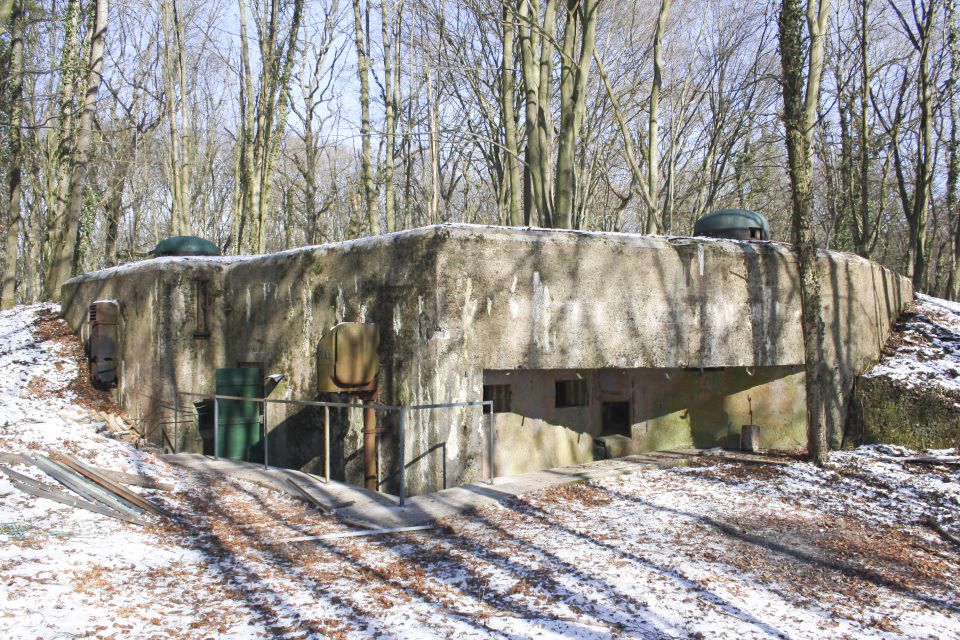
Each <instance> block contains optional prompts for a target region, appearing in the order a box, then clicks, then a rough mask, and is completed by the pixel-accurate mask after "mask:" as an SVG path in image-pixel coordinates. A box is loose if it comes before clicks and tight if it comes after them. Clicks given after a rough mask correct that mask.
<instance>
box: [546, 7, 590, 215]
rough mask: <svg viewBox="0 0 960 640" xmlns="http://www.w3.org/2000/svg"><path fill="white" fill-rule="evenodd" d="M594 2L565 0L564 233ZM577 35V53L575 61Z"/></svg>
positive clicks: (572, 196) (560, 189)
mask: <svg viewBox="0 0 960 640" xmlns="http://www.w3.org/2000/svg"><path fill="white" fill-rule="evenodd" d="M598 5H599V2H598V1H597V0H567V22H566V26H565V27H564V32H563V56H562V59H561V72H560V139H559V144H558V148H557V172H556V176H557V177H556V181H555V185H556V202H555V210H556V222H557V224H558V225H559V226H560V227H562V228H565V229H572V228H574V227H575V226H576V225H575V222H576V220H575V218H574V207H575V204H576V198H577V179H576V151H577V141H578V140H579V138H580V129H581V128H582V127H583V118H584V115H585V113H586V108H587V82H588V79H589V76H590V67H591V66H592V64H593V52H594V50H595V48H596V38H597V8H598ZM578 32H582V33H581V34H580V35H581V40H580V53H579V56H578V58H577V59H574V49H575V44H576V38H577V35H578Z"/></svg>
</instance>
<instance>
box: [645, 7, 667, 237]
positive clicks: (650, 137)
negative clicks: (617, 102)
mask: <svg viewBox="0 0 960 640" xmlns="http://www.w3.org/2000/svg"><path fill="white" fill-rule="evenodd" d="M671 4H672V0H660V11H659V12H658V13H657V29H656V31H655V32H654V35H653V83H652V84H651V86H650V125H649V128H648V131H647V193H648V194H649V196H650V197H649V205H648V206H649V210H648V212H647V233H658V232H659V231H660V230H661V229H662V228H663V221H662V220H661V214H660V157H659V154H658V145H659V138H660V90H661V86H662V84H663V77H662V74H663V31H664V29H666V28H667V18H669V16H670V5H671Z"/></svg>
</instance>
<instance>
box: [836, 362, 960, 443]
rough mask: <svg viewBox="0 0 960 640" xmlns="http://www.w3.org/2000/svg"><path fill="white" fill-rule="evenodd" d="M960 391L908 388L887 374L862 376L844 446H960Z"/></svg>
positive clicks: (857, 386)
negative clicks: (880, 444) (873, 444)
mask: <svg viewBox="0 0 960 640" xmlns="http://www.w3.org/2000/svg"><path fill="white" fill-rule="evenodd" d="M958 407H960V394H958V393H949V392H947V391H945V390H942V389H938V388H935V387H932V386H931V387H922V388H920V387H918V388H912V389H911V388H907V387H906V386H905V385H902V384H898V383H897V381H895V380H891V379H890V378H887V377H884V376H877V377H871V378H866V377H863V376H859V377H858V378H857V382H856V385H855V389H854V395H853V402H852V406H851V408H850V420H849V423H848V429H847V433H846V434H845V438H844V446H849V447H855V446H858V445H861V444H868V443H883V444H899V445H903V446H905V447H910V448H911V449H921V450H922V449H948V448H953V447H960V412H958V411H957V408H958Z"/></svg>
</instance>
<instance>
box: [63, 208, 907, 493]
mask: <svg viewBox="0 0 960 640" xmlns="http://www.w3.org/2000/svg"><path fill="white" fill-rule="evenodd" d="M821 266H822V269H823V271H822V273H823V280H822V282H823V300H824V303H823V304H824V307H823V311H824V321H825V324H826V358H827V365H828V381H829V383H830V384H831V385H832V393H830V394H828V395H829V396H830V399H831V404H830V406H829V407H828V414H827V415H828V422H829V424H830V427H831V438H832V439H833V440H834V442H835V443H836V444H839V438H840V434H841V428H840V425H842V424H843V423H844V420H845V418H846V410H847V404H846V403H847V398H848V396H849V391H850V389H851V387H852V383H853V379H854V377H855V376H856V375H857V374H859V373H861V372H862V371H864V370H865V369H866V367H867V366H869V365H870V364H872V362H873V361H875V359H876V358H877V357H878V354H879V347H880V345H882V344H883V342H884V341H885V339H886V336H887V334H888V332H889V327H890V321H891V319H892V318H894V317H895V316H896V314H897V313H898V312H899V310H900V309H901V307H902V306H903V304H904V303H905V302H906V301H907V300H909V299H910V298H911V297H912V290H911V288H910V284H909V282H908V281H906V280H905V279H903V278H901V277H899V276H897V275H896V274H894V273H892V272H890V271H888V270H886V269H884V268H882V267H880V266H879V265H876V264H875V263H872V262H869V261H867V260H863V259H861V258H858V257H856V256H851V255H848V254H839V253H823V254H822V255H821ZM198 278H199V279H205V280H208V281H209V283H210V284H209V287H210V289H209V291H210V313H211V318H210V332H209V335H208V336H196V335H195V331H194V327H195V324H196V317H195V316H196V300H195V295H196V293H195V288H194V287H195V281H196V280H197V279H198ZM62 299H63V300H64V303H63V308H64V313H65V315H66V317H67V320H68V322H70V324H71V326H72V327H74V329H75V330H77V331H80V332H83V333H84V334H86V333H87V332H88V331H89V329H88V328H87V326H86V323H87V309H88V307H89V304H90V303H91V302H93V301H94V300H97V299H116V300H118V301H119V302H120V306H121V315H122V332H123V347H122V354H123V362H122V367H121V371H120V388H119V396H120V400H121V402H122V403H123V404H124V406H125V407H126V408H127V409H128V410H129V411H130V413H131V414H132V415H134V416H135V417H140V418H142V419H143V420H144V425H145V426H146V427H147V428H148V430H149V434H150V436H151V438H152V439H153V440H155V441H156V442H163V443H170V444H172V445H174V446H176V447H177V448H190V449H194V448H196V447H198V446H199V445H198V443H199V442H200V439H199V437H198V434H197V433H196V430H195V427H194V426H192V425H193V419H192V407H191V406H190V401H191V400H192V398H190V397H188V396H186V395H185V393H183V392H194V393H199V394H209V393H211V392H212V390H213V370H214V368H217V367H233V366H238V365H240V364H243V363H258V364H261V365H262V366H263V367H264V368H265V369H266V371H267V373H283V374H284V375H285V378H284V382H283V384H282V385H280V386H278V388H277V389H276V390H274V392H273V395H272V396H271V397H272V398H281V399H300V400H304V399H307V400H311V399H318V398H322V396H320V395H319V394H318V393H317V391H316V384H315V380H316V348H317V344H318V342H319V340H320V338H321V336H322V335H323V334H324V332H325V331H327V330H329V329H330V328H331V327H332V326H333V325H335V324H336V323H338V322H342V321H361V322H375V323H377V324H378V325H379V327H380V332H381V361H382V372H381V376H380V381H379V382H380V400H381V401H382V402H384V403H387V404H405V405H410V404H421V403H433V402H457V401H461V402H462V401H475V400H479V399H480V398H481V397H482V389H483V384H484V371H491V370H493V371H523V370H580V371H584V370H590V371H596V372H598V373H597V374H596V376H595V377H596V379H595V380H593V381H592V382H591V384H592V385H596V389H597V393H601V394H608V395H609V394H613V395H616V394H619V393H621V390H622V389H621V390H617V389H618V388H619V387H617V385H619V384H622V382H617V380H616V377H617V376H618V375H621V374H620V373H618V372H619V371H620V370H630V371H633V370H638V371H639V370H648V371H651V370H656V369H673V370H677V371H678V372H680V371H683V370H690V369H696V370H697V372H698V374H699V370H700V369H701V368H703V369H704V375H705V376H706V374H707V373H710V374H711V375H713V372H710V371H709V370H710V369H711V368H716V367H725V368H743V369H746V368H749V369H750V371H751V372H754V375H755V376H761V375H762V374H761V373H760V372H761V369H767V370H769V371H774V370H777V371H779V373H778V374H777V375H776V376H774V377H772V378H770V379H769V380H766V381H765V382H763V383H762V384H759V385H758V384H753V383H752V382H751V380H753V379H754V378H752V377H750V376H749V374H747V373H743V374H742V375H741V374H739V373H738V374H735V375H733V374H730V372H729V371H728V372H727V373H723V372H717V376H719V377H718V378H716V379H714V378H712V377H704V378H697V377H696V375H694V374H693V373H692V372H689V371H688V372H684V373H682V375H681V374H678V376H677V379H678V380H677V381H669V380H665V379H664V380H661V381H655V380H654V378H655V377H656V376H662V375H663V372H653V373H649V372H648V373H645V374H642V375H648V376H650V378H649V380H648V382H649V388H647V390H646V392H643V391H642V389H641V390H638V388H634V389H633V390H632V391H631V394H632V395H631V396H630V398H631V400H630V401H631V402H632V405H631V406H632V409H631V410H632V411H633V412H634V416H633V418H632V420H633V425H632V428H633V430H634V431H635V432H636V433H635V436H634V437H635V439H636V440H637V442H638V443H640V444H638V445H637V446H643V447H649V448H662V446H677V445H679V444H686V443H688V442H692V443H694V444H696V443H697V442H698V441H705V440H706V439H707V437H708V436H709V437H715V436H716V435H717V434H721V437H723V438H728V437H732V436H731V433H732V431H733V430H734V429H736V428H737V426H738V424H740V423H745V422H746V421H747V413H746V402H745V397H746V396H747V395H750V394H751V393H756V394H757V396H758V397H760V398H763V401H762V402H761V406H760V407H759V408H758V406H757V404H755V407H754V409H755V421H756V422H757V423H758V424H761V426H766V425H769V432H768V433H767V435H765V436H764V437H765V438H769V440H767V441H765V442H763V444H764V445H765V446H774V445H777V446H780V445H788V446H789V445H791V444H795V443H794V439H795V433H794V432H793V431H792V430H791V428H788V427H787V426H784V425H788V424H794V423H795V422H796V420H797V411H796V409H797V407H798V406H800V405H801V404H802V403H801V400H798V398H801V399H802V393H801V391H800V385H799V379H798V378H797V375H798V373H797V372H798V371H799V369H798V367H799V366H800V365H801V364H802V362H803V349H802V341H801V336H800V320H799V319H800V305H799V292H798V289H797V274H796V265H795V262H794V258H793V255H792V253H791V252H790V251H789V250H788V249H787V248H785V247H784V246H782V245H776V244H770V243H745V242H733V241H716V240H709V239H692V238H680V239H676V238H675V239H666V238H657V237H648V236H633V235H625V234H595V233H580V232H568V231H542V230H516V229H503V228H490V227H474V226H464V225H459V226H458V225H441V226H435V227H426V228H423V229H415V230H410V231H405V232H400V233H395V234H388V235H383V236H378V237H376V238H367V239H363V240H358V241H353V242H346V243H339V244H333V245H324V246H320V247H305V248H302V249H296V250H291V251H286V252H282V253H279V254H272V255H268V256H249V257H244V258H178V259H174V258H157V259H153V260H146V261H143V262H140V263H134V264H130V265H123V266H121V267H117V268H113V269H108V270H104V271H100V272H96V273H92V274H86V275H83V276H79V277H77V278H74V279H72V280H70V281H69V282H68V283H66V284H65V285H64V288H63V292H62ZM603 372H606V373H603ZM638 375H641V374H638ZM731 376H733V377H731ZM634 383H635V381H634V382H632V383H631V384H634ZM676 385H680V386H679V387H678V386H676ZM777 385H780V387H779V388H780V389H781V391H783V394H784V395H785V396H788V397H787V399H785V400H782V402H783V403H785V404H783V407H781V408H782V409H783V411H780V412H778V411H777V410H776V409H775V408H774V407H776V406H777V402H779V400H777V399H776V398H777V397H778V396H777V392H776V389H777V388H778V387H777ZM601 387H602V389H606V390H605V391H604V390H602V389H601ZM758 387H759V389H758ZM174 389H177V390H179V391H180V392H181V393H180V394H179V396H177V395H176V394H174ZM653 389H659V390H658V391H656V392H654V391H652V390H653ZM754 389H758V390H757V391H753V390H754ZM764 389H765V390H766V391H764ZM611 390H612V391H611ZM671 394H679V395H680V396H681V397H684V398H691V399H692V400H691V402H693V404H689V403H688V402H687V401H686V400H685V401H684V402H682V403H680V402H678V401H676V400H675V399H673V398H672V397H671ZM599 397H600V396H598V398H599ZM611 397H612V396H611ZM324 399H328V398H324ZM698 399H699V400H698ZM598 402H602V400H598ZM658 402H659V403H660V404H659V405H658V404H657V403H658ZM764 406H765V407H769V408H764ZM176 408H179V409H180V411H179V412H175V409H176ZM597 410H598V409H596V407H590V408H589V410H588V411H584V410H581V409H579V408H572V409H571V408H567V409H562V410H561V411H562V412H563V413H564V415H558V416H552V417H544V418H542V419H543V420H544V421H545V422H547V423H549V424H550V425H555V426H561V427H564V428H566V429H567V430H570V431H574V432H577V433H580V432H583V433H590V434H591V435H593V434H594V432H595V431H596V429H597V416H598V414H597V413H596V411H597ZM334 413H335V415H334V422H335V425H334V430H333V431H334V435H335V442H334V451H333V452H332V455H331V461H332V462H333V463H334V464H333V466H334V469H335V473H336V474H337V475H338V477H341V478H343V479H346V480H348V481H351V482H358V481H359V479H360V473H359V468H360V455H359V447H360V423H359V412H357V411H352V412H348V411H338V412H334ZM175 416H176V418H175ZM381 418H382V422H383V425H384V426H385V430H384V432H383V434H382V436H381V444H380V448H379V451H380V460H379V468H380V471H381V478H382V482H383V483H384V484H383V486H384V488H385V489H387V490H390V491H395V490H396V488H397V485H398V480H399V477H400V460H399V453H400V449H401V447H400V443H399V442H398V440H397V438H398V430H397V428H396V416H395V415H383V416H381ZM408 418H409V419H408V421H407V431H406V442H405V445H406V447H405V449H406V451H405V454H404V455H405V462H406V471H405V474H406V478H407V481H408V485H409V489H410V492H411V493H419V492H424V491H431V490H434V489H437V488H439V487H441V486H443V484H444V483H446V484H448V485H455V484H462V483H466V482H470V481H473V480H476V479H478V478H479V477H481V476H482V474H483V470H484V468H485V466H486V461H485V451H486V444H487V440H486V438H487V431H486V429H485V428H484V426H483V425H484V423H483V421H482V419H481V415H480V412H479V410H477V409H451V410H442V411H430V412H413V413H410V414H409V416H408ZM708 419H709V420H710V421H711V422H710V425H709V426H704V425H707V422H708ZM765 421H766V423H765ZM268 422H269V429H270V448H271V457H272V461H274V462H275V463H277V464H287V465H290V466H299V467H304V468H308V469H318V468H319V466H321V465H322V427H321V424H320V423H321V422H322V420H320V418H319V415H318V412H317V411H315V410H303V409H299V410H298V409H297V408H296V407H292V406H281V405H271V406H270V410H269V413H268ZM640 424H643V425H645V431H643V432H640V431H638V428H637V425H640ZM632 439H633V438H632ZM498 455H499V449H498ZM516 455H520V456H522V455H525V454H524V453H523V451H521V450H518V452H517V454H516Z"/></svg>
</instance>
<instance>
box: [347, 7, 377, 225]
mask: <svg viewBox="0 0 960 640" xmlns="http://www.w3.org/2000/svg"><path fill="white" fill-rule="evenodd" d="M353 26H354V31H353V36H354V44H355V45H356V48H357V76H358V77H359V79H360V174H361V177H360V182H361V184H360V193H361V196H362V199H363V211H364V214H365V215H366V217H367V224H368V225H369V229H370V233H371V234H372V235H377V234H379V233H380V215H379V214H378V212H377V210H376V191H375V188H374V176H373V154H372V151H371V144H370V46H369V43H370V6H369V4H365V3H364V2H363V0H353Z"/></svg>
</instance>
